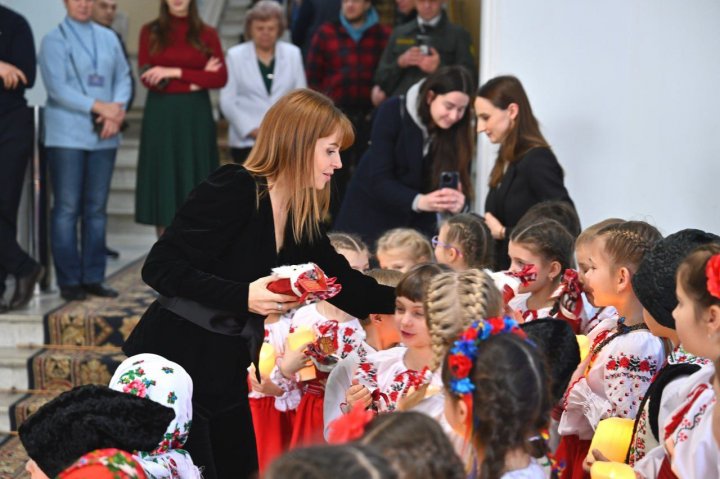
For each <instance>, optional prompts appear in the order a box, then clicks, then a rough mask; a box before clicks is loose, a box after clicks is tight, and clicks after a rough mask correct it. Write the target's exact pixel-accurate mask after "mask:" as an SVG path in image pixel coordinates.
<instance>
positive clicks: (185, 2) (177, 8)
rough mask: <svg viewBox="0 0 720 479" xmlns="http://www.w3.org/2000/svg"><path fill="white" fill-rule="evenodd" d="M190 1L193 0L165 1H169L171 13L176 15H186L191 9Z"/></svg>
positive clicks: (167, 0) (167, 1) (166, 1)
mask: <svg viewBox="0 0 720 479" xmlns="http://www.w3.org/2000/svg"><path fill="white" fill-rule="evenodd" d="M190 1H191V0H165V3H167V6H168V10H170V14H172V15H175V16H176V17H184V16H186V15H187V14H188V11H189V10H190Z"/></svg>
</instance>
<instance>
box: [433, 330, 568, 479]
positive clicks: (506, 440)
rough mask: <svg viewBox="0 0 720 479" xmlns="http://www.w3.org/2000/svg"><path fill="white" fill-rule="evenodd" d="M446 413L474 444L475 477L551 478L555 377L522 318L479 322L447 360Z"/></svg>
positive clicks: (455, 344)
mask: <svg viewBox="0 0 720 479" xmlns="http://www.w3.org/2000/svg"><path fill="white" fill-rule="evenodd" d="M442 375H443V383H444V384H445V390H446V394H447V399H446V401H445V417H446V418H447V420H448V422H449V423H450V424H451V425H452V427H453V429H454V430H455V431H456V432H457V434H459V435H460V436H461V437H464V438H465V440H466V442H467V444H468V445H470V446H471V449H472V451H473V453H474V454H473V457H474V460H473V461H472V462H471V463H470V464H469V466H470V467H469V468H470V473H469V476H468V477H471V478H478V479H500V478H502V479H511V478H518V479H520V478H522V479H546V478H547V477H548V476H549V475H550V474H551V473H553V475H554V472H555V471H552V469H553V468H552V465H553V463H552V461H551V460H549V459H550V458H549V457H548V456H547V446H546V444H545V437H547V436H546V433H545V429H546V428H547V426H548V423H549V421H550V409H551V407H552V399H551V394H550V378H549V375H548V371H547V370H546V362H545V360H544V358H543V356H542V353H541V352H540V351H538V350H537V348H536V347H535V346H534V345H533V343H532V342H529V341H528V340H527V337H526V335H525V333H524V332H523V330H522V329H521V328H520V327H519V326H518V324H517V322H515V321H514V320H512V319H510V318H509V317H505V318H500V317H496V318H488V319H486V320H484V321H477V322H475V323H473V324H472V325H471V326H470V327H469V328H467V329H466V330H465V331H463V332H462V333H461V334H460V335H459V338H458V339H457V340H456V341H455V343H454V346H453V347H452V348H451V349H450V351H449V353H448V355H447V357H446V359H445V360H444V364H443V371H442Z"/></svg>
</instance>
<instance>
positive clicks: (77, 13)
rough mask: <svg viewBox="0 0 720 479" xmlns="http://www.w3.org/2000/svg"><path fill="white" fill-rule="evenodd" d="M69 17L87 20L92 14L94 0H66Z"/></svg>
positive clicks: (76, 19)
mask: <svg viewBox="0 0 720 479" xmlns="http://www.w3.org/2000/svg"><path fill="white" fill-rule="evenodd" d="M65 9H66V10H67V14H68V17H70V18H72V19H73V20H75V21H78V22H87V21H89V20H90V17H91V16H92V9H93V0H65Z"/></svg>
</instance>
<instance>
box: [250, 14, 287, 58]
mask: <svg viewBox="0 0 720 479" xmlns="http://www.w3.org/2000/svg"><path fill="white" fill-rule="evenodd" d="M279 35H280V23H279V21H278V20H277V19H275V18H269V19H267V20H254V21H253V22H252V23H251V24H250V38H252V41H253V43H255V46H256V47H258V48H259V49H261V50H271V49H272V48H274V47H275V42H277V39H278V36H279Z"/></svg>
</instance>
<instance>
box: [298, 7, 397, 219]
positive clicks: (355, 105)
mask: <svg viewBox="0 0 720 479" xmlns="http://www.w3.org/2000/svg"><path fill="white" fill-rule="evenodd" d="M389 37H390V29H389V28H388V27H386V26H384V25H380V23H379V21H378V14H377V11H376V10H375V8H373V6H372V2H371V0H342V7H341V10H340V17H339V18H338V19H337V20H335V21H332V22H327V23H324V24H323V25H321V26H320V28H319V29H318V30H317V32H316V33H315V36H314V37H313V39H312V43H311V44H310V49H309V50H308V55H307V61H306V67H305V72H306V74H307V80H308V86H309V87H310V88H312V89H314V90H317V91H319V92H321V93H324V94H325V95H327V96H329V97H330V98H332V100H333V101H334V102H335V105H336V106H337V107H338V108H340V109H341V110H342V111H343V112H344V113H345V114H346V115H347V116H348V118H350V121H351V122H352V124H353V126H354V127H355V132H356V140H355V144H354V145H353V147H352V148H351V149H350V150H348V151H347V152H345V153H343V163H345V165H344V168H342V169H341V170H338V171H337V172H336V173H335V179H336V185H337V188H338V190H339V193H340V197H339V198H335V199H334V201H333V208H332V210H334V211H337V208H339V206H340V201H341V200H342V195H343V193H344V192H345V186H346V185H347V182H348V181H349V179H350V175H351V174H352V170H353V167H354V165H355V164H356V163H357V160H358V159H359V158H360V156H361V155H362V153H363V152H364V151H365V149H366V148H367V142H368V139H369V137H370V131H369V130H370V119H369V117H370V113H371V111H372V108H373V105H372V103H371V101H370V90H371V89H372V86H373V75H374V73H375V69H376V67H377V65H378V62H379V61H380V55H382V52H383V50H384V49H385V46H386V45H387V41H388V38H389Z"/></svg>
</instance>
